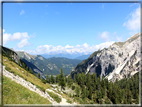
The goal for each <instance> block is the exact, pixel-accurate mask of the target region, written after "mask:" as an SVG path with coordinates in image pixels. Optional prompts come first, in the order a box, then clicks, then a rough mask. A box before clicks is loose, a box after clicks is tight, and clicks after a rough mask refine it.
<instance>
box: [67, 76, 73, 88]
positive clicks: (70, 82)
mask: <svg viewBox="0 0 142 107" xmlns="http://www.w3.org/2000/svg"><path fill="white" fill-rule="evenodd" d="M67 83H68V85H69V87H70V86H71V85H72V83H73V80H72V78H71V76H70V75H69V76H68V78H67Z"/></svg>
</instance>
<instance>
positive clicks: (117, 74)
mask: <svg viewBox="0 0 142 107" xmlns="http://www.w3.org/2000/svg"><path fill="white" fill-rule="evenodd" d="M139 70H140V33H138V34H135V35H133V36H132V37H130V38H128V39H127V40H126V41H125V42H115V43H114V44H112V45H111V46H109V47H108V48H104V49H102V50H98V51H95V52H94V53H92V54H91V55H90V57H89V58H88V59H86V60H83V61H82V62H81V63H79V64H78V65H77V66H76V67H75V68H73V69H72V72H71V74H70V75H71V76H72V78H74V75H75V74H77V73H82V72H84V73H85V74H87V73H90V74H93V73H94V72H96V74H97V76H99V75H101V76H104V77H105V78H108V80H109V81H113V82H114V81H116V80H120V79H122V78H124V77H131V76H133V75H134V74H135V73H137V72H138V71H139Z"/></svg>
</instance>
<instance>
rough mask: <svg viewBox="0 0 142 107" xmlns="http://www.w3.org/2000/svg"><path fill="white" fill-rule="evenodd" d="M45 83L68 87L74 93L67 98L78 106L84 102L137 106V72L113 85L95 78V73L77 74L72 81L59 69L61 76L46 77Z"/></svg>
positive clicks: (106, 80) (104, 79)
mask: <svg viewBox="0 0 142 107" xmlns="http://www.w3.org/2000/svg"><path fill="white" fill-rule="evenodd" d="M46 82H47V83H50V84H54V83H58V84H59V85H60V86H62V89H64V87H65V86H66V85H67V86H69V87H70V88H71V89H72V90H75V93H76V94H74V95H69V97H72V98H75V99H77V100H78V101H79V102H80V104H85V102H86V100H88V101H89V103H91V104H139V72H138V73H136V74H135V75H134V76H132V77H131V78H124V79H121V80H120V81H116V82H114V83H113V82H111V81H108V79H106V78H104V77H102V79H101V78H100V76H99V77H97V75H96V73H93V74H92V75H90V74H89V73H88V74H87V75H85V74H84V73H78V74H77V75H75V76H74V79H72V78H71V76H70V75H69V76H66V77H65V76H63V70H62V68H61V74H59V75H57V76H56V77H55V78H54V77H53V75H51V76H50V78H49V77H48V75H47V76H46ZM73 84H77V85H73Z"/></svg>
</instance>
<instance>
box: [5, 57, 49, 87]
mask: <svg viewBox="0 0 142 107" xmlns="http://www.w3.org/2000/svg"><path fill="white" fill-rule="evenodd" d="M3 64H4V65H5V66H7V67H9V68H10V69H11V70H12V71H13V73H14V74H15V75H19V76H20V77H22V78H24V79H25V80H27V81H29V82H31V83H32V84H34V85H37V86H39V87H42V88H44V89H47V88H51V87H50V85H49V84H44V83H42V81H41V80H40V79H38V78H37V77H36V76H34V75H33V74H31V73H29V72H27V71H26V70H24V69H23V68H21V67H20V66H18V65H17V64H16V63H14V62H13V61H9V59H8V58H7V57H3ZM22 71H24V72H22Z"/></svg>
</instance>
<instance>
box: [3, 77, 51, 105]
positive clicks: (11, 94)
mask: <svg viewBox="0 0 142 107" xmlns="http://www.w3.org/2000/svg"><path fill="white" fill-rule="evenodd" d="M3 104H51V102H49V100H48V99H46V98H43V97H41V96H40V95H39V94H37V93H35V92H33V91H30V90H29V89H27V88H25V87H23V86H22V85H20V84H18V83H16V82H15V81H12V80H11V79H9V78H7V77H5V76H3Z"/></svg>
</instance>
